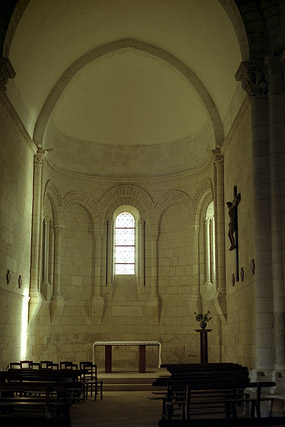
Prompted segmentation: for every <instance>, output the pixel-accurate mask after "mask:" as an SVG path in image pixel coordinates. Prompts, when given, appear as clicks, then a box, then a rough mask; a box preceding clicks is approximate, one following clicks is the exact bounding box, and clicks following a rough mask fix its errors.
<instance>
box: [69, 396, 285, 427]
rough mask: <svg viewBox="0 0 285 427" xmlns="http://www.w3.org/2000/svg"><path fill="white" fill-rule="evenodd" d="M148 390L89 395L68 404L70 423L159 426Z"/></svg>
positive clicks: (93, 426)
mask: <svg viewBox="0 0 285 427" xmlns="http://www.w3.org/2000/svg"><path fill="white" fill-rule="evenodd" d="M150 394H151V393H150V392H149V391H119V392H116V391H115V392H114V391H107V392H105V393H104V396H103V400H96V401H94V400H93V399H92V398H89V399H88V400H86V401H84V402H81V403H79V404H76V405H73V406H72V407H71V408H70V416H71V427H158V421H159V419H160V418H161V401H156V400H149V399H148V396H150ZM209 427H211V426H210V425H209ZM269 427H270V426H269ZM275 427H276V426H275ZM277 427H278V426H277ZM280 427H281V426H280Z"/></svg>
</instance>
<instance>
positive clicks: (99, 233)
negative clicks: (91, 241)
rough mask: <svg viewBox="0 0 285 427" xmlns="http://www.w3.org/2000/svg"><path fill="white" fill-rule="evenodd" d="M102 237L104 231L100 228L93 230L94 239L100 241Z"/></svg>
mask: <svg viewBox="0 0 285 427" xmlns="http://www.w3.org/2000/svg"><path fill="white" fill-rule="evenodd" d="M103 235H104V230H102V228H94V237H95V239H100V238H102V237H103Z"/></svg>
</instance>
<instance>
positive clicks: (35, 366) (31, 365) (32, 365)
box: [30, 362, 41, 369]
mask: <svg viewBox="0 0 285 427" xmlns="http://www.w3.org/2000/svg"><path fill="white" fill-rule="evenodd" d="M40 367H41V364H40V363H39V362H31V363H30V368H31V369H40Z"/></svg>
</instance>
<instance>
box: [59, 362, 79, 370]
mask: <svg viewBox="0 0 285 427" xmlns="http://www.w3.org/2000/svg"><path fill="white" fill-rule="evenodd" d="M59 368H60V369H75V370H77V369H78V365H77V363H73V362H70V361H63V362H60V363H59Z"/></svg>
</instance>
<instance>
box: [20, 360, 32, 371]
mask: <svg viewBox="0 0 285 427" xmlns="http://www.w3.org/2000/svg"><path fill="white" fill-rule="evenodd" d="M32 363H33V361H32V360H20V366H21V369H26V368H31V365H32Z"/></svg>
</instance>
